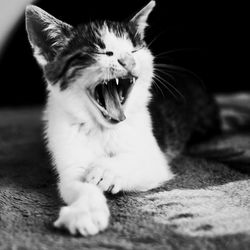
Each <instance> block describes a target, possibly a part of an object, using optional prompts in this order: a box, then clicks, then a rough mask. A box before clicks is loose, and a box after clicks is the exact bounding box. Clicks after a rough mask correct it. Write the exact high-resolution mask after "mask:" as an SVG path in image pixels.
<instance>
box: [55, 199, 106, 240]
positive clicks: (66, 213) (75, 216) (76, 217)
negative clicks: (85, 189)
mask: <svg viewBox="0 0 250 250" xmlns="http://www.w3.org/2000/svg"><path fill="white" fill-rule="evenodd" d="M108 221H109V209H108V207H107V204H106V203H103V204H102V205H101V206H99V207H95V208H86V207H83V206H80V205H79V204H77V205H75V204H72V205H70V206H65V207H62V208H61V210H60V214H59V218H58V219H57V221H55V222H54V226H55V227H57V228H65V229H67V230H68V231H69V232H70V233H71V234H73V235H75V234H77V233H78V234H80V235H82V236H88V235H95V234H97V233H99V232H100V231H103V230H104V229H105V228H107V226H108Z"/></svg>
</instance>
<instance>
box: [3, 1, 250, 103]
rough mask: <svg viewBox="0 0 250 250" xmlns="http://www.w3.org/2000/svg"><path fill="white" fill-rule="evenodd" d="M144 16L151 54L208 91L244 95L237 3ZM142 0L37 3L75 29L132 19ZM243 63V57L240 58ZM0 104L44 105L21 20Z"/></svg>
mask: <svg viewBox="0 0 250 250" xmlns="http://www.w3.org/2000/svg"><path fill="white" fill-rule="evenodd" d="M156 2H157V6H156V8H155V9H154V11H153V13H152V14H151V16H150V19H149V23H150V26H151V27H150V28H149V29H148V31H147V37H146V40H147V42H148V43H150V42H151V41H152V40H153V39H154V38H155V37H157V39H156V40H154V41H153V43H152V44H151V49H152V51H153V53H154V54H155V55H157V54H159V53H162V52H166V51H170V52H171V53H169V54H167V55H165V57H162V58H161V59H159V60H160V62H161V63H171V64H175V65H179V66H182V67H185V68H187V69H189V70H191V71H193V72H194V73H196V74H197V75H198V76H199V77H200V78H201V79H202V80H203V81H204V83H205V86H206V88H207V89H208V90H210V91H212V92H215V93H218V92H220V93H221V92H223V93H224V92H226V93H232V92H239V91H249V90H250V83H249V80H248V76H247V71H248V68H247V66H246V65H248V63H246V62H247V61H246V60H244V58H245V57H246V56H245V55H246V51H247V46H245V45H244V43H245V41H246V37H247V36H248V33H249V27H248V25H247V23H246V20H245V19H246V15H245V14H244V11H245V9H246V6H242V5H241V4H240V3H237V4H236V3H229V1H227V2H225V3H223V1H217V2H213V1H178V0H172V1H170V0H157V1H156ZM147 3H148V1H147V0H126V1H125V0H122V1H118V0H106V1H100V0H99V1H97V0H91V1H86V0H82V1H73V0H71V1H62V0H61V1H60V0H53V1H45V0H44V1H42V0H41V1H38V2H37V5H38V6H40V7H41V8H43V9H45V10H46V11H48V12H49V13H51V14H52V15H54V16H56V17H57V18H59V19H61V20H63V21H66V22H68V23H70V24H73V25H76V24H79V23H81V22H86V21H89V20H93V19H111V20H123V19H125V18H127V17H128V16H131V17H132V16H133V14H135V13H136V11H138V10H139V9H140V8H141V7H143V6H144V5H145V4H147ZM245 59H247V57H246V58H245ZM0 73H1V91H0V105H1V106H10V105H11V106H12V105H19V106H20V105H37V104H41V103H44V100H45V87H44V83H43V78H42V74H41V70H40V69H39V67H38V66H37V64H36V62H35V60H34V59H33V57H32V54H31V49H30V45H29V43H28V40H27V36H26V32H25V25H24V18H22V20H21V21H20V24H19V25H18V26H17V27H16V29H15V31H14V32H13V35H12V37H11V39H10V40H9V41H8V44H7V46H6V47H5V50H4V53H3V54H2V56H1V57H0Z"/></svg>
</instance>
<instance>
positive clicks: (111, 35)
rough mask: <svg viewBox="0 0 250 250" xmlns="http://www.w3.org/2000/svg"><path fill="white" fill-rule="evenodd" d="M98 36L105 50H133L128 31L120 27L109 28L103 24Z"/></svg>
mask: <svg viewBox="0 0 250 250" xmlns="http://www.w3.org/2000/svg"><path fill="white" fill-rule="evenodd" d="M100 35H101V37H100V38H101V40H102V42H103V43H104V45H105V49H106V50H111V51H113V50H128V49H131V48H133V43H132V40H131V37H130V35H129V33H128V31H127V30H126V29H125V27H122V26H121V25H120V26H113V27H110V26H108V25H107V24H106V23H104V25H103V26H102V28H101V31H100Z"/></svg>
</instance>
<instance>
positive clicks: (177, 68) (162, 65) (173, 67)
mask: <svg viewBox="0 0 250 250" xmlns="http://www.w3.org/2000/svg"><path fill="white" fill-rule="evenodd" d="M155 68H160V69H161V68H163V69H167V70H168V71H172V72H176V71H181V72H185V73H188V74H190V75H192V76H193V77H195V78H196V79H197V80H198V82H199V83H200V84H201V86H202V87H203V88H204V89H206V86H205V84H204V81H203V80H202V79H201V78H200V77H199V76H198V75H197V74H196V73H194V72H193V71H191V70H189V69H186V68H183V67H181V66H177V65H173V64H165V63H155Z"/></svg>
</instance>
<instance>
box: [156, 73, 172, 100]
mask: <svg viewBox="0 0 250 250" xmlns="http://www.w3.org/2000/svg"><path fill="white" fill-rule="evenodd" d="M154 79H155V80H156V81H158V82H159V83H160V84H161V85H160V86H163V87H164V88H165V89H167V90H168V91H169V92H170V93H171V94H172V95H173V97H175V98H176V99H177V96H176V95H175V94H174V92H173V91H172V90H171V89H170V88H169V87H168V86H167V85H165V84H164V83H163V82H162V81H161V80H160V79H159V78H158V76H157V75H154Z"/></svg>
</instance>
